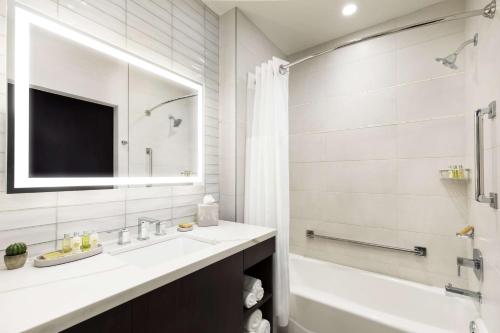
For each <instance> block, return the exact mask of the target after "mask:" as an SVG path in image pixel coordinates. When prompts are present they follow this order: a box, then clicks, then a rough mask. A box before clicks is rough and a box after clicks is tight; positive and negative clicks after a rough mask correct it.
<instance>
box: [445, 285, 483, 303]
mask: <svg viewBox="0 0 500 333" xmlns="http://www.w3.org/2000/svg"><path fill="white" fill-rule="evenodd" d="M444 289H445V290H446V291H447V292H449V293H453V294H458V295H463V296H468V297H471V298H473V299H475V300H476V301H478V302H479V303H481V301H482V295H481V293H480V292H479V291H471V290H467V289H462V288H457V287H453V285H452V284H451V283H448V284H447V285H446V286H445V287H444Z"/></svg>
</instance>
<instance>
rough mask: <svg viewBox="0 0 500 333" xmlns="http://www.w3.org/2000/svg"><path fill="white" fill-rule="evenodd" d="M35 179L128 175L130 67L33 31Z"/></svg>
mask: <svg viewBox="0 0 500 333" xmlns="http://www.w3.org/2000/svg"><path fill="white" fill-rule="evenodd" d="M30 36H31V38H30V50H31V52H30V87H31V88H30V90H31V93H30V123H29V130H30V146H29V151H30V164H29V166H30V170H29V171H30V177H113V176H127V169H128V165H127V149H126V147H120V142H121V140H128V138H127V122H128V120H127V118H128V101H127V91H128V84H127V82H128V64H127V63H126V62H123V61H120V60H117V59H115V58H112V57H110V56H108V55H105V54H103V53H100V52H97V51H95V50H93V49H90V48H88V47H86V46H84V45H81V44H78V43H76V42H73V41H71V40H68V39H66V38H63V37H60V36H57V35H54V34H52V33H50V32H48V31H47V30H44V29H42V28H39V27H37V26H31V32H30Z"/></svg>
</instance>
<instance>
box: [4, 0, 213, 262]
mask: <svg viewBox="0 0 500 333" xmlns="http://www.w3.org/2000/svg"><path fill="white" fill-rule="evenodd" d="M18 2H20V3H23V4H25V5H28V6H30V7H31V8H33V9H34V10H35V11H39V12H41V13H43V14H45V15H48V16H50V17H52V18H53V19H55V20H60V21H62V22H64V23H67V24H70V25H72V26H73V27H75V28H76V29H81V30H83V31H85V32H86V33H89V34H92V35H94V36H96V37H98V38H101V39H104V40H105V41H106V42H108V43H111V44H114V45H117V46H120V47H123V48H126V49H128V50H129V51H130V52H134V53H136V54H138V55H139V56H141V57H143V58H146V59H149V60H150V61H153V62H156V63H158V64H160V65H162V66H165V67H168V68H171V69H173V70H175V71H177V72H180V73H181V74H183V75H186V76H188V77H190V78H192V79H194V80H197V81H200V82H203V83H205V87H206V94H205V97H206V104H205V124H206V127H205V135H206V149H205V151H206V182H205V185H204V186H199V185H197V186H154V187H130V188H121V189H115V190H100V191H76V192H58V193H56V192H52V193H34V194H6V193H5V189H4V186H5V185H4V184H5V182H4V177H5V172H4V171H5V170H4V169H3V168H1V170H0V171H1V173H2V177H0V178H1V180H2V188H3V189H2V190H1V191H0V250H3V249H4V248H5V247H6V246H7V245H8V244H9V243H11V242H14V241H25V242H27V243H28V244H30V245H31V246H30V251H31V253H32V254H35V253H37V252H39V251H46V250H48V249H53V248H54V247H55V246H56V239H58V238H61V237H62V235H63V234H64V233H72V232H74V231H82V230H87V229H95V230H97V231H100V232H103V234H102V235H103V237H116V234H115V231H116V230H117V229H119V228H121V227H123V226H125V225H129V226H133V225H135V224H136V221H137V217H139V216H141V215H146V216H150V217H153V218H157V219H160V220H162V221H164V222H165V223H175V222H177V221H179V218H188V219H193V216H194V214H195V213H196V204H197V203H198V202H200V201H201V198H202V196H203V194H205V193H211V194H213V195H214V196H215V197H216V198H217V199H218V197H219V178H218V174H219V167H218V164H219V162H218V160H219V158H218V156H219V149H218V146H219V134H218V131H219V114H218V108H219V96H218V94H219V74H218V73H219V18H218V16H217V15H216V14H214V13H213V12H211V11H210V10H209V9H208V8H207V7H205V6H204V5H203V4H202V2H201V1H199V0H161V1H158V0H88V1H85V2H83V1H79V0H59V1H56V0H18ZM9 3H10V2H9ZM6 6H7V1H6V0H1V1H0V42H1V45H0V57H1V58H0V61H1V63H0V78H1V77H4V78H5V68H6V66H5V65H6V64H5V56H4V55H5V54H6V49H5V48H6V27H5V24H6V17H5V15H6V12H7V11H6ZM3 82H5V80H3ZM0 86H1V91H0V133H1V137H0V143H1V146H0V154H2V156H3V157H4V156H5V153H4V152H5V135H6V133H5V122H6V96H5V83H3V84H1V85H0ZM3 160H4V158H2V161H3ZM106 232H111V234H108V233H106Z"/></svg>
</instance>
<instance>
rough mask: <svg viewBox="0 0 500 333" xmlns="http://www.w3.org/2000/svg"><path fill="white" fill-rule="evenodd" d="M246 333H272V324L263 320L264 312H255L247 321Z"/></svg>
mask: <svg viewBox="0 0 500 333" xmlns="http://www.w3.org/2000/svg"><path fill="white" fill-rule="evenodd" d="M245 333H271V323H269V321H268V320H266V319H262V311H260V310H255V311H254V312H252V314H251V315H250V316H249V317H248V318H247V320H246V321H245Z"/></svg>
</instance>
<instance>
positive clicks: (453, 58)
mask: <svg viewBox="0 0 500 333" xmlns="http://www.w3.org/2000/svg"><path fill="white" fill-rule="evenodd" d="M477 42H478V34H475V35H474V38H472V39H469V40H468V41H465V42H463V43H462V44H461V45H460V46H459V47H458V49H457V50H456V51H455V52H453V53H452V54H450V55H449V56H447V57H444V58H436V61H437V62H440V63H442V64H443V66H446V67H448V68H451V69H458V66H457V65H456V64H455V63H456V62H457V57H458V55H459V54H460V52H462V50H463V49H464V48H465V47H466V46H467V45H469V44H474V46H476V45H477Z"/></svg>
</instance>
